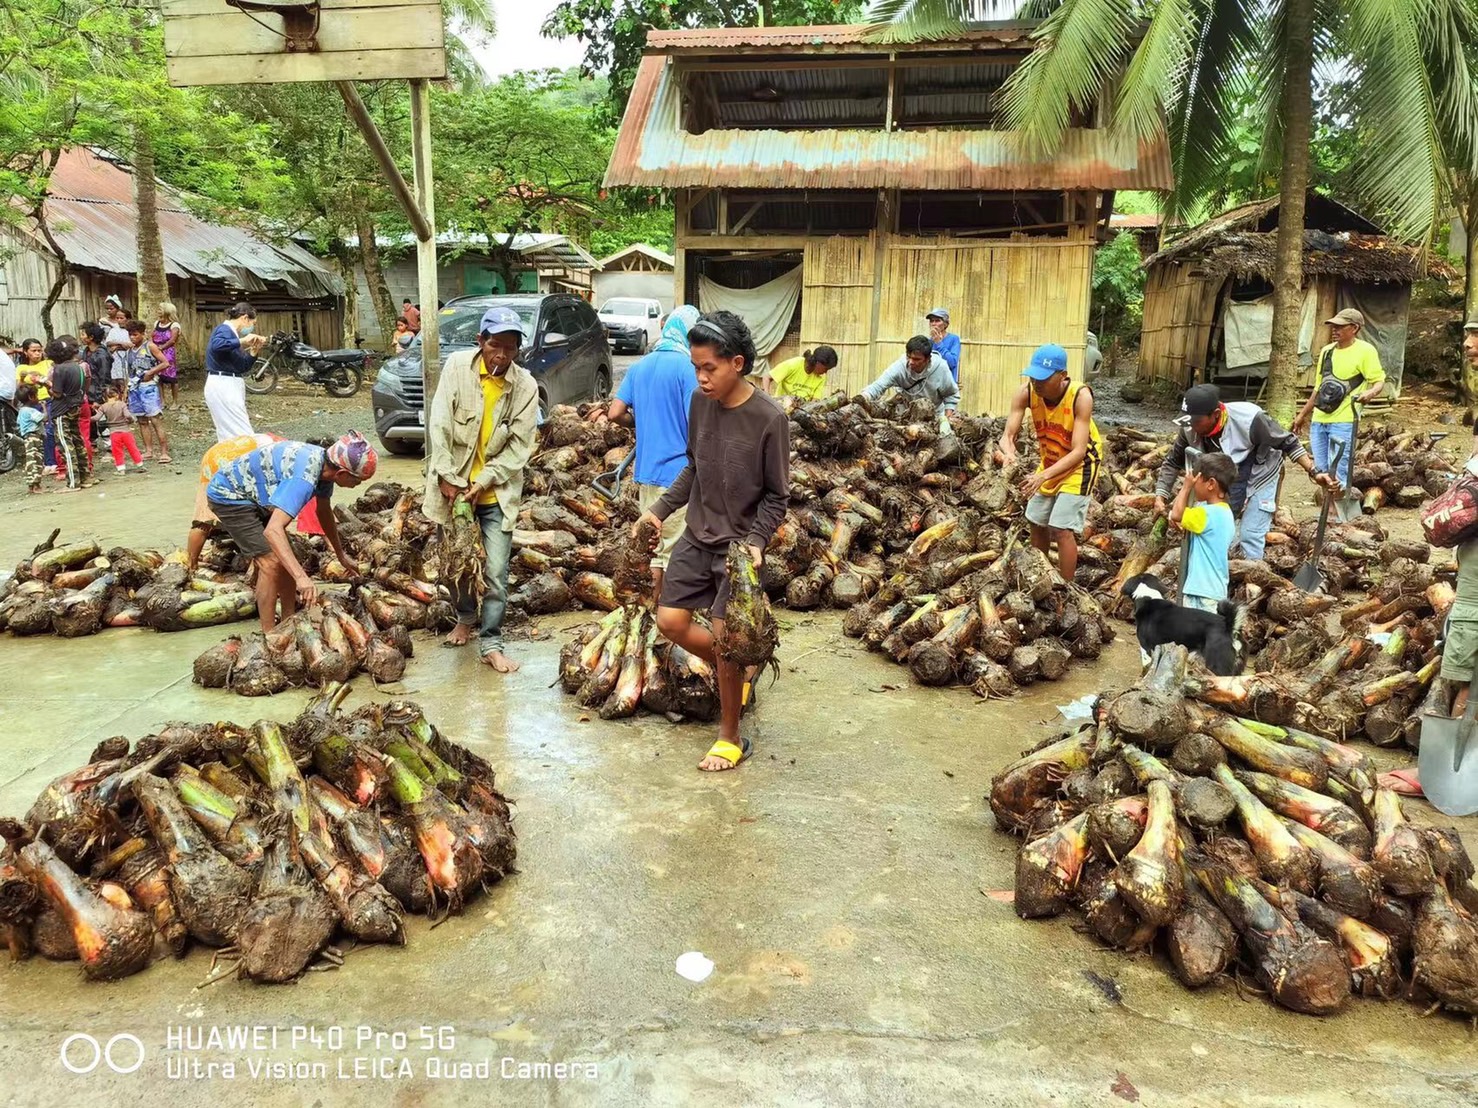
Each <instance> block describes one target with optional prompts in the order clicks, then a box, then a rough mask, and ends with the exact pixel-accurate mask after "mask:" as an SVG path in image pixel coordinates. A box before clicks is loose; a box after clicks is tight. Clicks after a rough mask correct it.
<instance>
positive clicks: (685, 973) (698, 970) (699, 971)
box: [677, 950, 713, 981]
mask: <svg viewBox="0 0 1478 1108" xmlns="http://www.w3.org/2000/svg"><path fill="white" fill-rule="evenodd" d="M712 972H713V962H712V961H710V960H709V959H708V958H707V957H705V956H704V955H702V954H699V953H698V952H697V951H696V950H690V951H688V952H687V953H686V954H679V955H678V956H677V975H678V976H679V977H683V978H686V979H687V980H689V981H706V980H707V979H708V975H709V974H710V973H712Z"/></svg>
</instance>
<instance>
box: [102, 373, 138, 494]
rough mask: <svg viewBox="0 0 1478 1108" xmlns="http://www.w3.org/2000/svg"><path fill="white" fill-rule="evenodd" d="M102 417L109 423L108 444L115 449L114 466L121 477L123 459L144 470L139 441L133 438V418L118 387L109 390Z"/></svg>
mask: <svg viewBox="0 0 1478 1108" xmlns="http://www.w3.org/2000/svg"><path fill="white" fill-rule="evenodd" d="M102 417H103V419H105V420H107V423H108V442H109V445H111V446H112V448H113V464H114V465H115V466H117V467H118V473H119V475H120V476H121V475H122V474H123V472H124V468H125V467H124V465H123V458H124V455H125V454H127V456H128V460H129V461H131V462H133V468H134V469H143V468H144V462H143V458H142V457H141V456H140V455H139V444H138V440H137V439H135V438H134V437H133V428H132V423H133V416H131V415H129V414H128V405H127V404H126V403H124V400H123V394H122V390H121V389H119V388H118V386H117V385H114V386H112V387H111V388H109V389H108V399H107V401H106V402H105V403H104V404H103V407H102Z"/></svg>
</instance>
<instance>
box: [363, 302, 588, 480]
mask: <svg viewBox="0 0 1478 1108" xmlns="http://www.w3.org/2000/svg"><path fill="white" fill-rule="evenodd" d="M494 305H499V306H502V307H506V308H512V309H513V310H514V311H515V312H517V313H518V318H519V320H520V321H521V322H522V323H523V330H524V345H523V348H522V349H521V350H519V352H518V364H519V365H521V366H523V367H524V368H525V369H527V370H528V371H529V372H530V373H532V374H533V375H534V380H535V381H536V382H538V385H539V418H540V419H541V420H542V419H543V418H544V415H545V413H546V412H548V411H549V409H550V407H551V406H553V405H555V404H574V403H577V402H579V401H581V400H590V399H596V400H599V399H602V398H604V397H607V396H609V395H610V394H611V347H610V344H609V343H608V342H607V341H606V330H605V327H604V326H603V325H602V324H601V321H600V320H599V318H597V317H596V314H595V309H594V308H592V307H591V306H590V305H589V304H587V303H586V302H585V301H584V300H581V299H580V298H579V297H578V296H570V295H568V294H564V293H548V294H545V295H539V294H535V293H526V294H522V295H517V294H515V295H508V296H498V295H494V296H464V297H460V298H458V299H456V300H453V301H452V302H451V303H450V304H448V305H447V306H446V307H445V308H443V309H442V310H441V313H440V317H439V320H438V322H439V324H440V336H439V337H440V342H441V357H442V361H443V363H445V361H446V357H447V355H449V354H454V353H456V352H457V351H458V350H467V349H469V348H471V347H473V346H476V345H477V326H478V324H479V323H481V322H482V316H483V313H484V312H486V311H487V310H488V309H489V308H491V307H493V306H494ZM370 404H371V405H372V406H373V408H374V415H375V431H376V432H377V433H378V434H379V437H380V442H381V443H382V444H384V447H385V449H386V450H388V451H389V452H390V453H392V454H415V453H417V452H419V451H420V450H421V448H422V446H423V445H424V443H425V441H426V418H425V410H424V408H425V397H424V396H423V391H422V382H421V337H420V336H419V335H417V336H416V338H415V339H414V340H413V341H412V342H411V344H410V346H408V347H407V348H406V349H405V352H404V353H402V354H400V355H398V356H396V357H393V358H387V359H386V360H385V361H384V362H383V363H382V364H381V365H380V374H379V376H378V377H376V378H375V386H374V388H373V389H371V390H370Z"/></svg>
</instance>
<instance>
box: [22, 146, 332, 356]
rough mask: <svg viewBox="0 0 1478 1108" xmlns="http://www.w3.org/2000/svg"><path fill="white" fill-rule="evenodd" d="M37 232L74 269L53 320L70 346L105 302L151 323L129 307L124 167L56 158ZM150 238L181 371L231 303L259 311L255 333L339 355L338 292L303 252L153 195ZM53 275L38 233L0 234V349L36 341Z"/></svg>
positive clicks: (145, 307) (132, 214)
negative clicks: (154, 237) (159, 247)
mask: <svg viewBox="0 0 1478 1108" xmlns="http://www.w3.org/2000/svg"><path fill="white" fill-rule="evenodd" d="M46 221H47V225H48V226H49V228H50V230H51V233H52V236H53V237H54V238H55V239H56V241H57V244H58V245H59V246H60V247H61V248H62V251H63V253H64V254H65V256H66V258H67V261H68V262H69V263H70V264H71V266H72V269H73V272H72V274H71V276H70V277H69V278H68V280H67V281H66V283H65V284H64V286H63V288H62V292H61V296H60V297H59V299H58V300H57V302H56V304H55V305H54V306H53V308H52V311H51V319H52V324H53V326H54V327H55V329H56V332H57V333H58V334H76V333H77V330H78V328H79V327H80V325H81V324H82V323H83V322H86V321H92V320H96V319H97V318H98V317H99V316H100V315H101V314H102V309H103V299H104V298H105V297H107V296H110V295H117V296H118V297H120V298H121V299H122V301H123V304H124V306H125V307H126V308H127V309H128V311H130V312H133V313H136V314H137V315H138V317H139V318H141V319H143V320H144V322H145V323H153V322H154V320H155V319H156V318H157V316H156V314H155V307H156V306H155V305H153V304H139V302H138V280H137V277H136V275H135V274H136V269H137V265H138V216H137V211H136V209H135V208H134V202H133V173H132V170H131V169H130V167H129V166H128V165H127V164H126V163H124V162H121V161H118V160H116V159H114V158H111V157H109V156H108V155H106V154H104V153H102V152H101V151H98V150H94V149H89V148H86V147H77V148H73V149H70V150H66V151H64V152H63V153H62V156H61V158H60V159H59V160H58V162H57V165H56V169H55V170H54V171H53V173H52V176H51V185H50V191H49V194H48V196H47V198H46ZM159 232H160V236H161V238H162V239H163V245H164V267H165V271H166V274H167V275H168V279H169V295H170V300H171V301H172V302H173V303H174V305H175V307H176V308H177V309H178V319H179V321H180V326H181V328H182V329H183V332H184V333H183V341H182V342H181V344H180V345H181V357H182V358H183V359H184V362H183V364H187V365H190V364H199V363H200V361H201V360H202V358H203V355H204V350H205V344H206V341H207V339H208V338H209V336H210V332H211V331H212V330H213V329H214V328H215V326H216V324H218V323H220V322H221V319H222V317H223V313H224V312H225V310H226V309H227V308H229V307H230V306H231V305H232V304H234V303H236V302H237V301H239V300H248V301H250V302H251V304H252V306H253V307H255V308H256V309H257V313H258V315H257V329H258V330H260V331H263V332H271V331H276V330H279V329H281V330H289V331H296V332H297V333H298V334H299V335H301V336H302V337H303V338H304V339H305V340H306V341H308V342H311V343H313V344H314V345H316V346H320V347H326V348H332V347H337V346H341V345H343V334H342V319H343V315H342V302H343V297H342V289H343V285H342V283H341V282H340V280H339V278H338V277H337V275H336V274H335V273H334V271H333V270H332V269H331V268H330V267H329V266H328V265H326V264H325V263H324V262H321V261H319V260H318V259H317V258H315V257H314V256H313V255H312V254H310V253H309V252H308V251H307V250H304V249H303V248H302V247H300V246H298V245H296V244H295V243H291V242H285V243H273V242H269V241H267V240H266V239H264V238H263V237H261V236H259V235H256V234H254V233H252V232H251V231H249V230H246V229H245V228H242V227H237V226H233V225H230V224H224V223H214V222H209V221H207V220H205V219H202V218H200V217H199V216H197V215H195V214H194V213H193V212H192V211H190V209H189V208H188V206H187V205H186V204H185V202H184V200H183V199H182V198H181V197H180V195H179V194H178V193H176V192H175V191H174V190H172V189H170V188H168V187H167V186H165V185H163V184H160V186H159ZM57 269H58V265H57V258H56V254H55V252H54V251H53V250H52V249H51V247H50V246H49V245H48V243H47V242H46V240H45V238H44V237H43V236H42V234H41V232H40V230H39V229H37V228H35V227H32V226H27V225H24V224H22V225H20V226H18V227H15V228H10V229H5V230H0V342H4V343H12V344H13V343H19V342H21V341H22V340H24V339H27V338H41V339H44V338H45V337H46V335H45V333H44V332H45V328H44V327H43V325H42V318H41V309H42V306H43V305H44V304H45V302H46V298H47V296H48V295H49V293H50V291H51V288H52V285H53V282H54V281H55V279H56V274H57Z"/></svg>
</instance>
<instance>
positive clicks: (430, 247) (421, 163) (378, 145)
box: [337, 78, 441, 412]
mask: <svg viewBox="0 0 1478 1108" xmlns="http://www.w3.org/2000/svg"><path fill="white" fill-rule="evenodd" d="M337 84H338V86H339V95H340V96H342V97H343V98H344V107H345V108H347V109H348V110H349V117H350V118H351V119H353V120H354V123H355V126H357V127H358V128H359V133H360V134H361V135H363V136H364V141H365V143H366V145H368V146H369V148H370V151H371V152H372V153H373V154H374V156H375V160H376V161H377V162H379V163H380V172H381V173H383V174H384V175H385V180H386V181H387V182H388V183H389V185H390V191H391V192H393V193H394V194H395V198H396V199H397V200H398V201H400V206H401V207H402V208H403V209H405V214H406V218H407V219H409V220H410V223H411V228H412V229H413V230H414V231H415V232H416V276H417V296H418V299H419V300H420V302H421V385H422V388H423V390H424V392H423V395H424V397H425V405H426V407H425V410H426V411H428V412H429V411H430V410H431V398H432V397H433V396H434V395H435V394H436V384H437V381H438V380H440V378H441V344H440V342H439V337H440V336H439V334H438V330H439V328H438V324H439V323H440V318H439V314H438V313H439V309H438V308H437V290H436V201H435V189H434V182H433V178H432V173H431V94H430V85H429V84H428V83H427V82H426V80H425V79H424V78H421V79H414V80H412V81H410V82H409V84H410V87H411V163H412V165H413V166H414V168H415V191H414V193H413V192H412V191H411V186H410V185H409V184H407V183H406V180H405V177H404V176H403V175H402V174H401V172H400V167H399V166H397V165H396V164H395V157H394V155H392V154H391V153H390V147H389V146H387V145H386V144H385V139H384V136H382V135H381V134H380V129H379V128H378V127H376V126H375V121H374V119H373V118H372V117H371V116H370V113H369V109H368V108H366V107H365V106H364V101H363V100H361V99H360V98H359V91H358V90H357V89H355V87H354V83H353V82H352V81H339V82H337Z"/></svg>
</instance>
